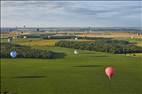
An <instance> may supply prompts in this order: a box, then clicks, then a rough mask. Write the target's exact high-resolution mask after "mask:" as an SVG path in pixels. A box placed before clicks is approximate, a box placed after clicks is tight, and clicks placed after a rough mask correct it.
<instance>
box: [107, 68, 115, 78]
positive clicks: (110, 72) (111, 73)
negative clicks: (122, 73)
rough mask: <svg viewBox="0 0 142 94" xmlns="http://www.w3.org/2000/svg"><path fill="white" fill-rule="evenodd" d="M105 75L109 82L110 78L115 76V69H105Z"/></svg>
mask: <svg viewBox="0 0 142 94" xmlns="http://www.w3.org/2000/svg"><path fill="white" fill-rule="evenodd" d="M105 73H106V75H107V77H108V78H109V80H111V78H112V77H113V76H114V75H115V69H114V68H113V67H107V68H106V69H105Z"/></svg>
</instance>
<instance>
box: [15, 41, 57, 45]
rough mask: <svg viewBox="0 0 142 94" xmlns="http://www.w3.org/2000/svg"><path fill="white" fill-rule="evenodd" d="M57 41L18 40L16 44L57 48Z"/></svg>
mask: <svg viewBox="0 0 142 94" xmlns="http://www.w3.org/2000/svg"><path fill="white" fill-rule="evenodd" d="M56 42H57V40H17V41H16V43H17V44H20V45H26V46H55V43H56Z"/></svg>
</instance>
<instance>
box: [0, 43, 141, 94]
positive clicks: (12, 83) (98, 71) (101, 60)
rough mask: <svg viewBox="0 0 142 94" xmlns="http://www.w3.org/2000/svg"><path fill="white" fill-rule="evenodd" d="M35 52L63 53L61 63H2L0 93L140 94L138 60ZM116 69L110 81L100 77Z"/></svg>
mask: <svg viewBox="0 0 142 94" xmlns="http://www.w3.org/2000/svg"><path fill="white" fill-rule="evenodd" d="M34 47H36V48H39V49H46V50H53V51H58V52H64V53H66V54H67V56H66V57H65V58H63V59H54V60H48V59H22V58H21V59H2V60H1V91H6V90H7V91H8V92H9V93H8V94H11V93H12V94H141V93H142V89H141V86H142V83H141V82H142V75H141V73H142V58H141V57H137V56H125V55H114V54H106V53H100V52H93V51H92V52H91V51H82V50H79V54H78V55H74V54H73V51H74V49H68V48H60V47H41V46H40V47H39V46H34ZM107 66H113V67H114V68H115V69H116V75H115V76H114V77H113V79H112V80H111V81H109V80H108V78H107V77H106V75H105V73H104V69H105V67H107Z"/></svg>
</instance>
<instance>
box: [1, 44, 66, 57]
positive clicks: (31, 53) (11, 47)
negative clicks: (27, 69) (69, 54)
mask: <svg viewBox="0 0 142 94" xmlns="http://www.w3.org/2000/svg"><path fill="white" fill-rule="evenodd" d="M11 51H16V52H17V58H47V59H54V58H63V57H64V56H65V54H64V53H57V52H53V51H46V50H40V49H33V48H31V47H28V46H21V45H15V44H9V43H1V51H0V57H1V58H10V57H11V56H10V52H11Z"/></svg>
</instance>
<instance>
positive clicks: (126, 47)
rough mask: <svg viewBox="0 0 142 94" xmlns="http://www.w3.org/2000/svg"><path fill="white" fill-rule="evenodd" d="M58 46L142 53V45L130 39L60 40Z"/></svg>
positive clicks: (110, 51) (118, 52) (115, 52)
mask: <svg viewBox="0 0 142 94" xmlns="http://www.w3.org/2000/svg"><path fill="white" fill-rule="evenodd" d="M55 45H56V46H60V47H66V48H74V49H81V50H91V51H99V52H108V53H114V54H126V53H141V52H142V47H138V46H135V45H133V44H131V43H129V42H128V41H123V40H111V39H98V40H96V41H89V42H88V41H59V42H57V43H56V44H55Z"/></svg>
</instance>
